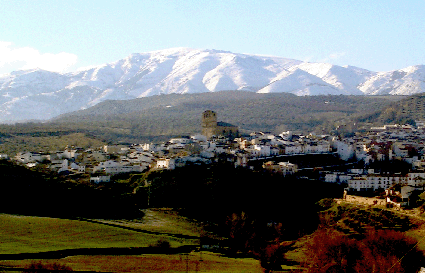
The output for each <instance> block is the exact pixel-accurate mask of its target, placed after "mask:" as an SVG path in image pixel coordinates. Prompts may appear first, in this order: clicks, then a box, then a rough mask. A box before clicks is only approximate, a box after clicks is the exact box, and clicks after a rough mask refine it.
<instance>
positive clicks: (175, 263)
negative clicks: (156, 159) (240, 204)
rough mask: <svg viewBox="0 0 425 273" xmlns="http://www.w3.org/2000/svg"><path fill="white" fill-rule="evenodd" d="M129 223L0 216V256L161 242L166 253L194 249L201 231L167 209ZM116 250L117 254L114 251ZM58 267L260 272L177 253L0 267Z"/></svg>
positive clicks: (236, 262)
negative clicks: (166, 245) (187, 247)
mask: <svg viewBox="0 0 425 273" xmlns="http://www.w3.org/2000/svg"><path fill="white" fill-rule="evenodd" d="M145 213H146V215H145V216H146V218H144V219H142V220H133V221H105V220H87V221H79V220H68V219H57V218H47V217H30V216H17V215H9V214H0V255H1V254H21V253H41V252H48V251H60V250H66V249H87V248H89V249H110V248H113V249H115V248H128V249H132V248H141V247H148V246H152V245H155V244H156V243H157V242H158V241H161V240H162V241H163V240H166V241H168V242H169V243H170V245H171V248H175V247H180V246H184V245H198V244H199V240H198V238H199V234H200V230H201V229H200V227H198V226H197V225H196V223H193V222H191V221H188V220H187V219H186V218H184V217H181V216H179V215H178V214H177V213H176V212H174V211H172V210H164V209H162V210H148V211H146V212H145ZM118 251H119V250H118ZM38 262H41V263H43V264H53V263H58V264H61V265H66V266H69V267H71V268H72V269H73V270H74V271H95V272H164V271H167V272H186V270H189V271H192V272H193V271H200V272H218V271H219V272H263V269H262V267H261V266H260V263H259V261H258V260H255V259H248V258H246V259H234V258H228V257H224V256H222V255H220V254H216V253H211V252H205V251H203V252H199V251H191V252H182V253H176V254H143V255H127V254H123V255H121V254H120V253H117V254H113V255H75V256H68V257H64V258H62V259H23V260H21V259H10V260H3V261H0V268H1V267H3V268H14V269H17V268H26V267H28V266H29V265H30V264H31V263H38Z"/></svg>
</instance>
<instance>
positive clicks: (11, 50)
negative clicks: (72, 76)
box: [0, 41, 78, 72]
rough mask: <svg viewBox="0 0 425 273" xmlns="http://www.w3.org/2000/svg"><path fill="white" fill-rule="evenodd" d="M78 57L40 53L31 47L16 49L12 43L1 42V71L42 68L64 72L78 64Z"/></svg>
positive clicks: (64, 53)
mask: <svg viewBox="0 0 425 273" xmlns="http://www.w3.org/2000/svg"><path fill="white" fill-rule="evenodd" d="M77 59H78V58H77V56H76V55H74V54H71V53H66V52H61V53H57V54H54V53H40V52H39V51H38V50H37V49H34V48H31V47H15V46H14V45H13V43H11V42H2V41H0V69H5V68H7V69H8V70H22V69H33V68H40V69H44V70H49V71H55V72H64V71H66V70H67V69H68V68H69V67H71V66H73V65H74V64H76V63H77Z"/></svg>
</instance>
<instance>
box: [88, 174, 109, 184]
mask: <svg viewBox="0 0 425 273" xmlns="http://www.w3.org/2000/svg"><path fill="white" fill-rule="evenodd" d="M110 181H111V176H110V175H102V176H93V177H90V182H92V183H95V184H99V183H102V182H110Z"/></svg>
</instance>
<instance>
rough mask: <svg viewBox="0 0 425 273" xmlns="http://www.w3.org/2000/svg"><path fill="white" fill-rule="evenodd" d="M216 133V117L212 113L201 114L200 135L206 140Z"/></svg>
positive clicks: (209, 111) (208, 111)
mask: <svg viewBox="0 0 425 273" xmlns="http://www.w3.org/2000/svg"><path fill="white" fill-rule="evenodd" d="M216 132H217V115H216V113H215V112H214V111H211V110H206V111H205V112H204V113H203V114H202V134H203V135H204V136H206V137H207V138H211V136H213V135H215V134H216Z"/></svg>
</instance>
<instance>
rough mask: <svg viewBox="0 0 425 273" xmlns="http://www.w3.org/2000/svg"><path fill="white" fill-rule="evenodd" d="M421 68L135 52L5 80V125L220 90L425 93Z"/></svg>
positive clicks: (0, 82) (0, 98)
mask: <svg viewBox="0 0 425 273" xmlns="http://www.w3.org/2000/svg"><path fill="white" fill-rule="evenodd" d="M424 82H425V74H424V66H414V67H409V68H406V69H402V70H397V71H391V72H381V73H376V72H371V71H368V70H365V69H361V68H356V67H351V66H344V67H342V66H336V65H331V64H324V63H305V62H302V61H297V60H292V59H285V58H280V57H266V56H258V55H249V54H238V53H231V52H226V51H218V50H198V49H188V48H175V49H168V50H160V51H154V52H148V53H140V54H132V55H130V56H128V57H127V58H125V59H122V60H119V61H116V62H114V63H110V64H104V65H101V66H97V67H93V68H89V69H85V70H81V71H76V72H72V73H67V74H60V73H54V72H48V71H43V70H28V71H17V72H13V73H10V74H6V75H0V122H1V123H4V122H16V121H23V120H47V119H50V118H53V117H56V116H58V115H60V114H63V113H68V112H72V111H76V110H81V109H86V108H89V107H91V106H94V105H96V104H97V103H99V102H102V101H106V100H129V99H135V98H141V97H149V96H154V95H160V94H192V93H205V92H217V91H222V90H244V91H252V92H259V93H281V92H286V93H292V94H296V95H327V94H333V95H337V94H345V95H361V94H367V95H370V94H373V95H380V94H391V95H410V94H414V93H419V92H424V91H425V90H424V88H425V86H424Z"/></svg>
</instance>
